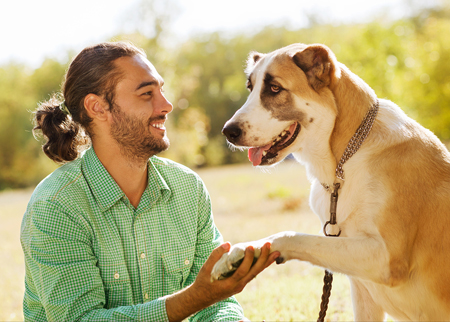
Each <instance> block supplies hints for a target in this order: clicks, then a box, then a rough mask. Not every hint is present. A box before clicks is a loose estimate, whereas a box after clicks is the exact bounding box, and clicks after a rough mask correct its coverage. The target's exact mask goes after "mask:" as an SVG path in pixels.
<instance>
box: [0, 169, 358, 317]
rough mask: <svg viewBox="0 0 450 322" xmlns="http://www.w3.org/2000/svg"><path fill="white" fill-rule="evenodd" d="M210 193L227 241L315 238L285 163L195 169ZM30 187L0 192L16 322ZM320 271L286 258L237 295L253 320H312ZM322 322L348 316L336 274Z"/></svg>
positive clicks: (8, 298) (304, 197)
mask: <svg viewBox="0 0 450 322" xmlns="http://www.w3.org/2000/svg"><path fill="white" fill-rule="evenodd" d="M197 172H198V173H199V175H200V176H201V177H202V179H203V180H204V181H205V183H206V186H207V187H208V190H209V193H210V195H211V200H212V205H213V211H214V217H215V221H216V225H217V226H218V228H219V229H220V231H221V232H222V234H223V236H224V239H225V240H228V241H230V242H231V243H237V242H243V241H251V240H255V239H260V238H263V237H267V236H268V235H271V234H274V233H277V232H280V231H283V230H295V231H299V232H305V233H310V234H319V233H320V230H321V227H320V222H319V220H318V218H317V217H316V216H315V215H314V214H313V213H312V212H311V210H310V209H309V206H308V195H309V183H308V182H307V180H306V176H305V172H304V169H303V167H301V166H300V165H298V164H297V163H295V162H294V161H286V162H284V163H282V164H281V165H279V166H277V167H275V168H273V169H271V170H270V172H271V173H265V172H262V171H261V170H259V169H255V168H253V167H252V166H251V165H250V164H248V165H247V164H246V165H233V166H223V167H218V168H209V169H201V170H199V171H197ZM31 192H32V191H30V190H25V191H13V192H3V193H0V222H1V223H2V224H1V226H0V271H1V272H2V278H1V279H0V289H1V292H0V321H21V320H23V314H22V298H23V292H24V282H23V280H24V264H23V254H22V250H21V247H20V242H19V234H20V224H21V220H22V216H23V213H24V211H25V208H26V204H27V202H28V199H29V197H30V195H31ZM322 278H323V270H322V269H320V268H317V267H313V266H311V265H310V264H308V263H303V262H299V261H291V262H288V263H286V264H284V265H279V266H278V265H275V264H274V265H272V266H270V267H269V268H267V269H266V270H265V271H264V272H262V273H261V274H260V275H259V276H258V277H257V278H256V279H255V280H253V281H252V282H251V283H250V284H248V286H247V287H246V288H245V289H244V291H243V292H242V293H240V294H238V295H237V296H236V297H237V299H238V301H239V302H240V303H241V305H242V307H243V308H244V312H245V315H246V317H247V318H249V319H250V320H252V321H263V320H265V321H315V320H316V319H317V316H318V312H319V304H320V296H321V294H322ZM326 319H327V320H330V321H348V320H352V319H353V313H352V307H351V299H350V290H349V283H348V280H347V278H346V277H345V276H342V275H337V274H336V275H335V276H334V282H333V291H332V295H331V299H330V304H329V308H328V313H327V318H326Z"/></svg>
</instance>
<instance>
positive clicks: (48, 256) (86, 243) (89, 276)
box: [21, 201, 168, 321]
mask: <svg viewBox="0 0 450 322" xmlns="http://www.w3.org/2000/svg"><path fill="white" fill-rule="evenodd" d="M90 238H91V237H90V234H89V228H88V226H87V223H82V222H79V221H78V220H77V218H75V217H74V216H71V215H70V214H69V212H68V211H67V209H64V208H63V207H62V206H60V205H58V204H56V203H54V202H49V201H37V202H35V203H34V204H33V205H32V206H30V208H29V209H28V210H27V213H26V214H25V217H24V221H23V225H22V232H21V242H22V247H23V250H24V254H25V265H26V271H27V276H26V291H25V299H24V311H25V312H24V315H25V317H26V319H27V320H33V321H80V320H90V321H92V320H95V321H119V320H120V321H124V320H126V321H168V317H167V313H166V307H165V299H164V298H160V299H156V300H154V301H149V302H147V303H145V304H137V305H130V306H121V307H117V308H113V309H104V308H103V307H104V305H105V303H106V299H105V291H104V287H103V282H102V279H101V275H100V271H99V268H98V267H97V266H96V264H97V259H96V257H95V255H94V253H93V249H92V241H91V240H90ZM27 311H28V312H27ZM27 313H28V314H27Z"/></svg>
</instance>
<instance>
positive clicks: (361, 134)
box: [322, 99, 380, 192]
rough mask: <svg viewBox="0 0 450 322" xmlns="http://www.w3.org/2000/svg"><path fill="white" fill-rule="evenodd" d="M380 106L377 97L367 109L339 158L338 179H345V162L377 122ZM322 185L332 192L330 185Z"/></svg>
mask: <svg viewBox="0 0 450 322" xmlns="http://www.w3.org/2000/svg"><path fill="white" fill-rule="evenodd" d="M379 106H380V102H379V101H378V99H377V101H376V102H375V104H373V105H372V107H371V108H370V109H369V111H367V114H366V116H365V117H364V119H363V120H362V122H361V124H360V125H359V127H358V129H357V130H356V132H355V134H353V136H352V138H351V139H350V141H349V142H348V144H347V147H346V148H345V151H344V153H343V154H342V156H341V159H340V160H339V163H338V165H337V167H336V178H337V179H340V180H342V181H344V180H345V179H344V169H343V166H344V163H345V162H347V160H348V159H350V158H351V157H352V156H353V155H354V154H355V153H356V152H357V151H358V150H359V148H360V147H361V145H362V144H363V142H364V140H365V139H366V138H367V136H368V135H369V133H370V130H371V129H372V126H373V123H374V122H375V118H376V116H377V114H378V109H379ZM322 186H323V187H324V188H325V190H326V191H328V192H332V191H331V188H330V186H329V185H327V184H325V183H322Z"/></svg>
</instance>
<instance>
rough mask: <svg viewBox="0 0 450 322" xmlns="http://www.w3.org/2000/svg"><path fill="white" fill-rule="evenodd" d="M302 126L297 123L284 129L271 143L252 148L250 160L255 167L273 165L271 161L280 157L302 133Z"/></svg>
mask: <svg viewBox="0 0 450 322" xmlns="http://www.w3.org/2000/svg"><path fill="white" fill-rule="evenodd" d="M300 128H301V125H300V123H298V122H295V123H293V124H291V125H290V126H288V127H287V128H286V129H284V130H283V131H282V132H281V133H280V134H279V135H278V136H277V137H276V138H275V139H274V140H273V141H272V142H271V143H269V144H267V145H265V146H261V147H255V148H250V149H249V150H248V159H249V160H250V161H251V162H252V163H253V165H254V166H258V165H267V164H271V163H272V162H271V159H274V158H276V157H277V156H278V152H280V151H281V150H283V149H286V148H287V147H288V146H290V145H291V144H292V143H293V142H294V140H295V139H296V138H297V136H298V133H300Z"/></svg>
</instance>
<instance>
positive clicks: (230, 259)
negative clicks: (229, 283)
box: [211, 244, 256, 281]
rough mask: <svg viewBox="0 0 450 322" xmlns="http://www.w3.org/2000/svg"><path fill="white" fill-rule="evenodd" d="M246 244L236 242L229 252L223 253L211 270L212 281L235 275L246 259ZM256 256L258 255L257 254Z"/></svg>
mask: <svg viewBox="0 0 450 322" xmlns="http://www.w3.org/2000/svg"><path fill="white" fill-rule="evenodd" d="M244 255H245V245H243V244H236V245H234V246H233V247H232V248H231V249H230V251H229V252H228V253H225V254H223V255H222V257H221V258H220V259H219V260H218V261H217V263H216V264H215V265H214V267H213V269H212V271H211V281H214V280H222V279H224V278H227V277H229V276H231V275H233V273H234V271H235V270H236V269H237V268H238V267H239V265H241V263H242V261H243V260H244ZM255 258H256V256H255Z"/></svg>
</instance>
